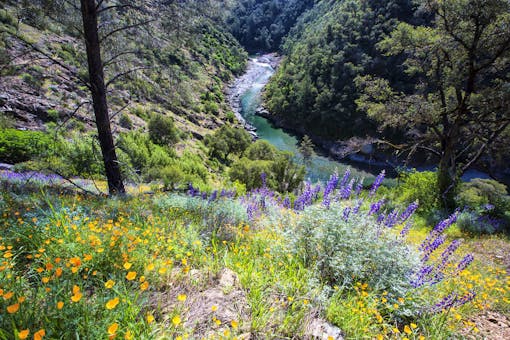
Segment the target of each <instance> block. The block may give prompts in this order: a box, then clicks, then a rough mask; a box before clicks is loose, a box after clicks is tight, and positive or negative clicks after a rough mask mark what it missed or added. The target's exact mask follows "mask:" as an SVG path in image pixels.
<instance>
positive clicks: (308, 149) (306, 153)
mask: <svg viewBox="0 0 510 340" xmlns="http://www.w3.org/2000/svg"><path fill="white" fill-rule="evenodd" d="M298 150H299V153H300V154H301V156H303V158H304V160H305V162H309V161H310V158H311V157H312V156H313V155H314V154H315V152H314V150H313V142H312V140H311V139H310V137H308V136H307V135H304V136H303V139H302V140H301V143H299V148H298Z"/></svg>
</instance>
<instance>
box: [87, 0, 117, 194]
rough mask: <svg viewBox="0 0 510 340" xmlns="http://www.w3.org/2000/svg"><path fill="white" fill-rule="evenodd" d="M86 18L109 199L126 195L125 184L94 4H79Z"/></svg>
mask: <svg viewBox="0 0 510 340" xmlns="http://www.w3.org/2000/svg"><path fill="white" fill-rule="evenodd" d="M80 1H81V14H82V18H83V32H84V35H85V45H86V49H87V62H88V68H89V78H90V91H91V94H92V101H93V106H94V114H95V116H96V126H97V133H98V138H99V143H100V145H101V152H102V155H103V162H104V168H105V172H106V178H107V180H108V190H109V194H110V195H118V194H124V193H125V192H126V191H125V189H124V183H123V182H122V176H121V173H120V167H119V162H118V161H117V154H116V153H115V144H114V142H113V136H112V131H111V128H110V118H109V115H108V103H107V101H106V86H105V81H104V72H103V63H102V61H101V48H100V47H101V46H100V42H99V33H98V28H97V9H96V1H95V0H80Z"/></svg>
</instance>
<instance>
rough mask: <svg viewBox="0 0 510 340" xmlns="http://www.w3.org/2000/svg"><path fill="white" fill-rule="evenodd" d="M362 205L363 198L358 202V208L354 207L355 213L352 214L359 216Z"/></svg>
mask: <svg viewBox="0 0 510 340" xmlns="http://www.w3.org/2000/svg"><path fill="white" fill-rule="evenodd" d="M361 205H363V199H362V198H361V199H359V200H358V202H357V203H356V206H355V207H354V209H353V211H352V213H353V214H354V215H357V214H358V212H359V209H360V208H361Z"/></svg>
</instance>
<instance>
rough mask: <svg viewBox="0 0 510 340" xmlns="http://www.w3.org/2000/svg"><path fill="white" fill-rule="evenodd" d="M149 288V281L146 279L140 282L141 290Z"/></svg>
mask: <svg viewBox="0 0 510 340" xmlns="http://www.w3.org/2000/svg"><path fill="white" fill-rule="evenodd" d="M148 288H149V282H147V281H145V282H143V283H142V284H140V290H141V291H144V290H147V289H148Z"/></svg>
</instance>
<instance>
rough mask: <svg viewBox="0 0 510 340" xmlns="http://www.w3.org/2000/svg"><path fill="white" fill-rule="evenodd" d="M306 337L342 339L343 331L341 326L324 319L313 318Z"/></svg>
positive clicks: (327, 339) (321, 339)
mask: <svg viewBox="0 0 510 340" xmlns="http://www.w3.org/2000/svg"><path fill="white" fill-rule="evenodd" d="M305 337H306V338H309V339H317V340H329V339H335V340H342V339H343V336H342V331H341V330H340V328H338V327H335V326H333V325H331V324H330V323H328V322H327V321H325V320H323V319H319V318H317V319H313V320H312V321H311V322H310V323H309V324H308V327H307V329H306V332H305Z"/></svg>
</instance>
